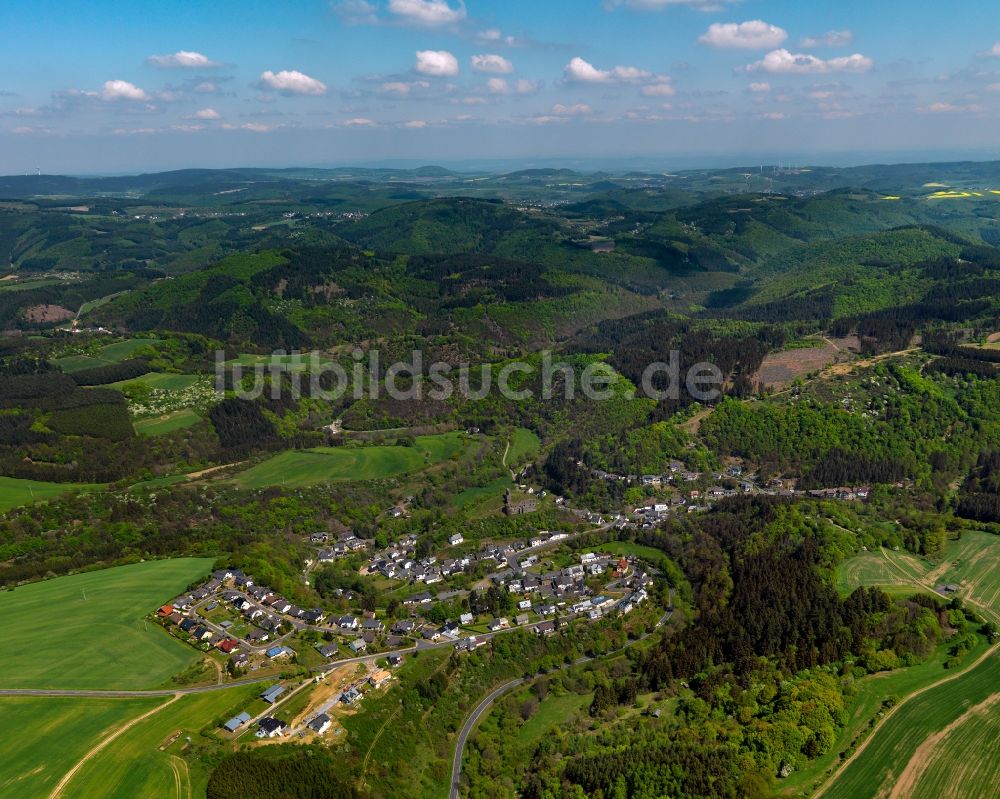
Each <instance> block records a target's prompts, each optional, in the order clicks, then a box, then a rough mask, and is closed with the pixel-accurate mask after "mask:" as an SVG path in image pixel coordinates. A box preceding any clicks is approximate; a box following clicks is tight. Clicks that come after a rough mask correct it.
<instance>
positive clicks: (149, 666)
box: [0, 558, 212, 689]
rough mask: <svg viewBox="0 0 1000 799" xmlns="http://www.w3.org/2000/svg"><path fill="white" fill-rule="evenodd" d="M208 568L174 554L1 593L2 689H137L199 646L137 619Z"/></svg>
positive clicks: (178, 665) (173, 669) (186, 661)
mask: <svg viewBox="0 0 1000 799" xmlns="http://www.w3.org/2000/svg"><path fill="white" fill-rule="evenodd" d="M211 568H212V560H211V559H209V558H178V559H174V560H157V561H148V562H146V563H136V564H133V565H130V566H119V567H116V568H113V569H103V570H101V571H94V572H87V573H85V574H76V575H71V576H68V577H59V578H56V579H53V580H47V581H45V582H40V583H31V584H30V585H25V586H21V587H19V588H17V589H15V590H14V591H5V592H3V593H0V618H3V619H4V620H5V627H4V638H5V640H7V641H9V642H11V644H12V645H10V646H8V647H7V651H6V652H5V653H4V657H3V658H2V659H0V687H3V688H97V689H101V688H109V689H142V688H153V687H156V686H159V685H161V684H163V683H164V682H165V681H166V680H168V679H169V678H170V677H171V676H173V675H174V674H177V673H178V672H180V671H182V670H183V669H185V668H186V667H188V666H190V665H191V664H192V663H194V662H195V661H197V660H198V659H199V657H200V656H199V653H198V652H197V651H195V650H194V649H192V648H191V647H189V646H186V645H185V644H183V643H181V642H179V641H176V640H174V639H172V638H171V637H170V636H169V635H168V634H167V633H166V632H164V631H163V630H162V629H160V628H159V627H158V626H157V625H155V624H150V623H148V622H146V621H144V620H143V617H144V616H145V615H146V614H148V613H149V612H150V611H152V610H154V609H155V608H157V607H159V606H160V605H162V604H163V603H164V602H166V601H167V600H170V599H173V597H174V596H176V595H177V594H178V593H180V592H181V591H182V590H183V589H184V588H186V587H187V586H188V585H189V584H190V583H191V582H193V581H194V580H197V579H199V578H200V577H203V576H205V575H206V574H207V573H208V572H209V570H210V569H211Z"/></svg>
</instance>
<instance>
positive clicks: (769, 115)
mask: <svg viewBox="0 0 1000 799" xmlns="http://www.w3.org/2000/svg"><path fill="white" fill-rule="evenodd" d="M760 118H761V119H772V120H778V119H784V118H785V115H784V114H783V113H782V112H781V111H768V112H766V113H763V114H761V115H760Z"/></svg>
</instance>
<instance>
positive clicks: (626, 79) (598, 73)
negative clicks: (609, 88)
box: [564, 56, 653, 83]
mask: <svg viewBox="0 0 1000 799" xmlns="http://www.w3.org/2000/svg"><path fill="white" fill-rule="evenodd" d="M564 76H565V78H566V80H568V81H572V82H576V83H636V82H639V81H643V80H649V79H650V78H652V77H653V74H652V73H651V72H646V71H645V70H643V69H639V68H638V67H622V66H618V67H614V68H613V69H598V68H597V67H595V66H594V65H593V64H591V63H590V62H588V61H584V60H583V59H582V58H580V57H579V56H576V57H575V58H573V59H572V60H571V61H570V62H569V63H568V64H567V65H566V69H565V70H564Z"/></svg>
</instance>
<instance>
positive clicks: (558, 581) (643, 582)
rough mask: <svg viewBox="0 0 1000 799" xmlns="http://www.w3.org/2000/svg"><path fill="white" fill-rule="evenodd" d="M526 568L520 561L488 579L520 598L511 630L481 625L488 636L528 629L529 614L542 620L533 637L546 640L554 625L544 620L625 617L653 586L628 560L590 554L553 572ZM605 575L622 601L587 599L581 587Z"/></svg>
mask: <svg viewBox="0 0 1000 799" xmlns="http://www.w3.org/2000/svg"><path fill="white" fill-rule="evenodd" d="M535 560H537V559H535ZM531 565H532V564H531V563H529V562H528V561H523V562H522V563H520V564H518V568H509V569H505V570H503V571H500V572H497V573H496V574H493V575H491V579H492V581H493V583H494V584H495V585H498V586H503V587H504V588H506V589H507V591H508V592H510V593H512V594H518V595H520V596H522V597H524V598H523V599H521V600H519V601H518V604H517V608H518V610H519V611H521V613H520V614H518V615H517V616H516V617H515V618H514V622H513V625H512V624H511V622H510V621H509V620H508V619H506V618H497V619H493V620H492V621H491V622H489V624H488V625H487V629H488V630H489V631H490V632H499V631H501V630H504V629H508V628H509V627H511V626H518V627H523V626H525V625H529V624H530V623H531V618H532V616H531V614H534V615H535V616H536V617H542V618H546V621H543V622H541V623H538V624H536V625H535V632H537V633H538V634H539V635H550V634H552V633H553V632H555V630H556V623H555V621H549V620H548V619H549V618H552V619H554V618H556V617H558V618H560V619H564V620H568V619H572V618H579V617H586V618H589V619H592V620H597V619H600V618H602V617H603V616H605V615H606V614H608V613H610V612H612V611H617V612H619V613H630V612H631V611H632V610H633V609H634V608H635V607H636V606H637V605H639V604H640V603H642V602H644V601H645V600H646V599H647V598H648V596H649V593H648V588H649V585H650V584H651V583H652V582H653V578H652V577H651V576H650V575H649V574H647V573H646V572H645V571H643V570H640V569H638V568H636V567H635V565H634V563H633V562H631V561H630V560H629V559H628V558H621V557H620V558H616V557H614V556H612V555H599V554H596V553H593V552H586V553H584V554H582V555H581V556H580V562H579V563H578V564H573V565H571V566H567V567H566V568H564V569H560V570H559V571H554V572H548V573H541V574H535V573H533V572H529V571H526V568H530V566H531ZM605 572H607V573H608V574H609V575H610V576H611V577H612V582H611V583H609V587H610V586H614V587H615V588H616V589H617V590H619V591H620V590H625V591H626V592H627V593H626V595H625V596H624V597H620V598H614V597H609V596H604V595H597V596H593V592H592V591H591V589H590V587H589V586H588V585H587V582H586V580H587V577H588V576H594V575H600V574H604V573H605ZM466 646H469V644H466Z"/></svg>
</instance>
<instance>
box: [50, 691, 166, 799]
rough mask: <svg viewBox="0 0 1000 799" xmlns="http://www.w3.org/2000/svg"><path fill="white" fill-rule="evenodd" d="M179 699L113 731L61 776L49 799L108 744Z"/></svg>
mask: <svg viewBox="0 0 1000 799" xmlns="http://www.w3.org/2000/svg"><path fill="white" fill-rule="evenodd" d="M180 698H181V694H174V695H173V696H172V697H171V698H170V699H168V700H167V701H166V702H164V703H163V704H160V705H157V706H156V707H154V708H153V709H152V710H148V711H146V712H145V713H143V714H142V715H141V716H136V717H135V718H134V719H132V720H131V721H129V722H127V723H126V724H123V725H122V726H121V727H119V728H118V729H117V730H115V731H114V732H113V733H111V734H110V735H109V736H107V737H106V738H104V739H103V740H102V741H100V742H99V743H98V744H97V745H95V746H94V747H93V748H92V749H91V750H90V751H89V752H87V753H86V754H85V755H84V756H83V757H81V758H80V759H79V760H78V761H77V762H76V765H74V766H73V768H71V769H70V770H69V771H67V772H66V773H65V774H64V775H63V777H62V779H61V780H59V782H58V783H57V784H56V787H55V788H53V789H52V793H50V794H49V799H58V797H60V796H62V792H63V791H64V790H65V789H66V786H67V785H68V784H69V783H70V780H72V779H73V777H75V776H76V774H77V772H78V771H79V770H80V769H81V768H83V767H84V766H85V765H87V763H88V762H90V761H91V760H92V759H93V758H94V757H95V756H96V755H98V754H100V752H101V751H102V750H103V749H104V748H105V747H107V746H108V745H109V744H110V743H112V742H113V741H114V740H115V739H117V738H118V737H119V736H121V735H123V734H124V733H126V732H128V731H129V730H130V729H132V728H133V727H134V726H135V725H136V724H138V723H139V722H141V721H145V720H146V719H148V718H149V717H150V716H152V715H154V714H156V713H159V712H160V711H161V710H163V708H165V707H166V706H167V705H172V704H173V703H174V702H176V701H177V700H178V699H180Z"/></svg>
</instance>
